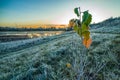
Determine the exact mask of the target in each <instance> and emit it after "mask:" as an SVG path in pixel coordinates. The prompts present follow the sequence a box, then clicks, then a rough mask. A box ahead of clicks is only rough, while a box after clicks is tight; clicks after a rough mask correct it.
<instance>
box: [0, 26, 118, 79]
mask: <svg viewBox="0 0 120 80" xmlns="http://www.w3.org/2000/svg"><path fill="white" fill-rule="evenodd" d="M119 31H120V26H117V27H114V28H112V27H111V28H109V29H108V28H104V29H103V27H102V28H98V29H92V30H91V38H92V44H91V46H90V48H89V49H86V48H85V47H84V46H83V45H82V44H81V39H80V37H79V36H78V35H77V34H76V33H75V32H74V31H69V32H64V33H62V34H59V35H55V36H49V37H38V38H32V39H26V40H16V41H11V42H1V43H0V80H119V79H120V32H119Z"/></svg>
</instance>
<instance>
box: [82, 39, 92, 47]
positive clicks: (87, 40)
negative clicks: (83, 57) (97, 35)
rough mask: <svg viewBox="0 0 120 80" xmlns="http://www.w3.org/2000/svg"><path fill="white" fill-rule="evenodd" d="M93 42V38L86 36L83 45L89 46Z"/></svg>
mask: <svg viewBox="0 0 120 80" xmlns="http://www.w3.org/2000/svg"><path fill="white" fill-rule="evenodd" d="M91 43H92V39H91V38H89V39H86V38H84V39H83V45H84V46H85V47H86V48H89V47H90V45H91Z"/></svg>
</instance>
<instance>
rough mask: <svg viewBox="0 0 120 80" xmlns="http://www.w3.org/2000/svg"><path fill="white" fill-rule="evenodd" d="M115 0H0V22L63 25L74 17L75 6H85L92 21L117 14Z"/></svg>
mask: <svg viewBox="0 0 120 80" xmlns="http://www.w3.org/2000/svg"><path fill="white" fill-rule="evenodd" d="M119 3H120V1H119V0H101V1H98V0H91V1H89V0H57V1H56V0H51V1H49V0H0V26H15V27H17V26H18V25H22V26H24V25H44V24H57V25H61V24H64V25H67V24H68V23H69V20H70V19H72V18H76V17H77V16H76V15H75V14H74V11H73V10H74V8H75V7H79V6H80V7H81V10H82V11H85V10H89V12H90V13H91V14H92V18H93V21H92V23H99V22H102V21H104V20H106V19H108V18H110V17H113V18H115V17H119V16H120V11H119V8H120V6H119ZM21 5H22V6H21ZM16 25H17V26H16ZM33 27H34V26H33Z"/></svg>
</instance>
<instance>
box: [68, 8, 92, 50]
mask: <svg viewBox="0 0 120 80" xmlns="http://www.w3.org/2000/svg"><path fill="white" fill-rule="evenodd" d="M74 12H75V14H76V15H77V17H79V19H71V20H70V22H69V25H71V26H73V29H74V31H75V32H76V33H77V34H78V35H79V36H80V37H81V40H82V43H83V45H84V46H85V47H86V48H89V47H90V44H91V43H92V39H91V38H90V31H89V25H90V23H91V21H92V15H91V14H90V13H89V12H88V10H87V11H84V12H81V9H80V7H78V8H75V9H74ZM81 14H83V16H82V18H81Z"/></svg>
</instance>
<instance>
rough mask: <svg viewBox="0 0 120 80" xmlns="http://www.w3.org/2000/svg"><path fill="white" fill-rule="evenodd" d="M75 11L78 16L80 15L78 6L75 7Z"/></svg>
mask: <svg viewBox="0 0 120 80" xmlns="http://www.w3.org/2000/svg"><path fill="white" fill-rule="evenodd" d="M74 12H75V14H76V15H77V16H78V17H79V16H80V14H79V11H78V8H75V9H74Z"/></svg>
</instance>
